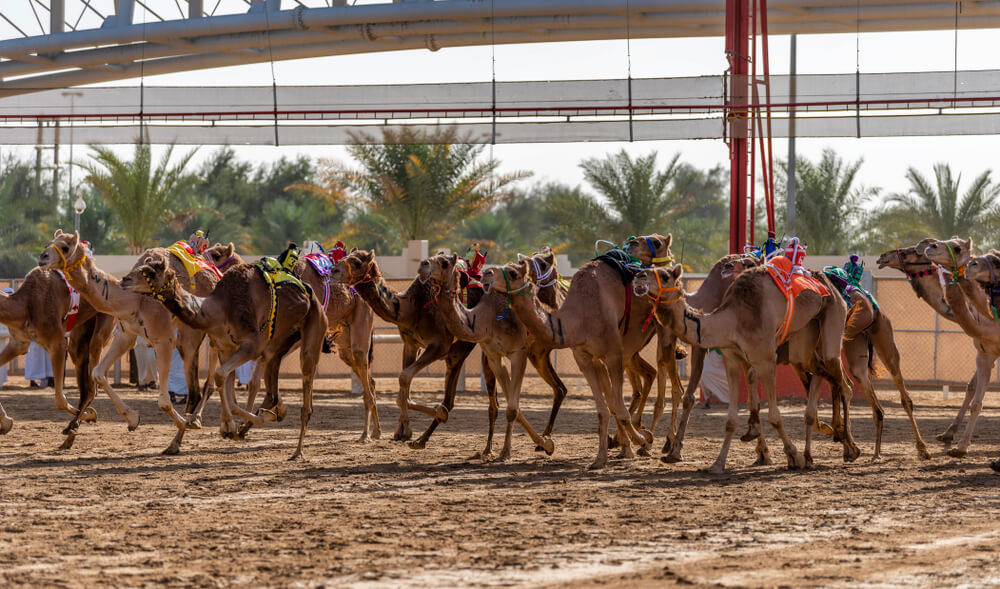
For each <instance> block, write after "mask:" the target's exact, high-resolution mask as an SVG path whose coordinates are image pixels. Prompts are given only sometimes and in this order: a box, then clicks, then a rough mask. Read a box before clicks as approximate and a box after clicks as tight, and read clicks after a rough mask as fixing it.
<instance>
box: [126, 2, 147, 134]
mask: <svg viewBox="0 0 1000 589" xmlns="http://www.w3.org/2000/svg"><path fill="white" fill-rule="evenodd" d="M129 24H132V23H129ZM145 76H146V7H145V6H143V7H142V48H141V49H140V57H139V145H143V144H144V143H145V142H146V122H145V119H144V117H143V115H144V114H145V109H146V77H145Z"/></svg>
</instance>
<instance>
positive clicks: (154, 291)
mask: <svg viewBox="0 0 1000 589" xmlns="http://www.w3.org/2000/svg"><path fill="white" fill-rule="evenodd" d="M139 275H140V276H142V279H143V280H145V281H146V286H148V287H149V290H150V293H151V295H152V297H153V298H154V299H156V300H158V301H160V302H161V303H163V302H166V300H167V299H166V297H164V296H163V293H165V292H167V291H169V290H172V289H173V288H174V279H173V278H171V279H170V280H169V281H168V282H166V283H164V285H163V287H162V288H156V287H155V286H153V279H152V278H150V276H149V274H148V273H147V272H146V270H140V271H139Z"/></svg>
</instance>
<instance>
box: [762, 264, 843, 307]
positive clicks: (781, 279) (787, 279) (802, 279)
mask: <svg viewBox="0 0 1000 589" xmlns="http://www.w3.org/2000/svg"><path fill="white" fill-rule="evenodd" d="M766 267H767V273H768V274H770V275H771V280H774V283H775V284H777V285H778V288H780V289H781V291H782V292H785V293H787V292H788V290H789V287H791V294H792V296H793V297H797V296H799V293H801V292H802V291H804V290H811V291H813V292H814V293H816V294H819V295H823V296H826V295H828V294H830V292H829V291H828V290H826V287H825V286H823V284H822V283H820V282H819V281H818V280H816V279H815V278H811V277H808V276H805V275H802V274H792V261H791V260H789V259H788V258H786V257H785V256H775V257H773V258H771V259H770V260H768V261H767V264H766Z"/></svg>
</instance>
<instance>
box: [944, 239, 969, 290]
mask: <svg viewBox="0 0 1000 589" xmlns="http://www.w3.org/2000/svg"><path fill="white" fill-rule="evenodd" d="M944 247H945V248H946V249H947V250H948V255H949V256H951V263H952V264H954V265H955V275H954V276H952V277H951V282H949V283H948V284H955V283H956V282H958V279H959V278H965V266H962V267H959V266H958V258H956V257H955V252H954V250H952V249H951V244H950V243H948V242H947V241H946V242H944Z"/></svg>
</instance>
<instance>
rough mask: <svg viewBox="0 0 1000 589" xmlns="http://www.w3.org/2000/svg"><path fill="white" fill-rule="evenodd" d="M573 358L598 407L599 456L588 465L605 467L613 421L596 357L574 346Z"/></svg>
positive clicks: (592, 467) (593, 468)
mask: <svg viewBox="0 0 1000 589" xmlns="http://www.w3.org/2000/svg"><path fill="white" fill-rule="evenodd" d="M573 358H574V359H575V360H576V364H577V366H579V368H580V372H582V373H583V377H584V378H585V379H587V384H588V385H590V392H591V393H592V394H593V396H594V405H595V407H596V409H597V439H598V449H597V458H595V459H594V462H592V463H591V465H590V466H589V467H588V468H589V469H590V470H595V469H598V468H604V467H605V466H606V465H607V464H608V424H609V422H610V421H611V410H610V409H609V408H608V403H607V401H606V400H605V398H604V393H602V392H601V382H600V379H599V378H598V376H597V368H596V367H595V366H594V359H593V356H591V355H590V354H589V353H588V352H586V351H584V350H579V349H577V348H573Z"/></svg>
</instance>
